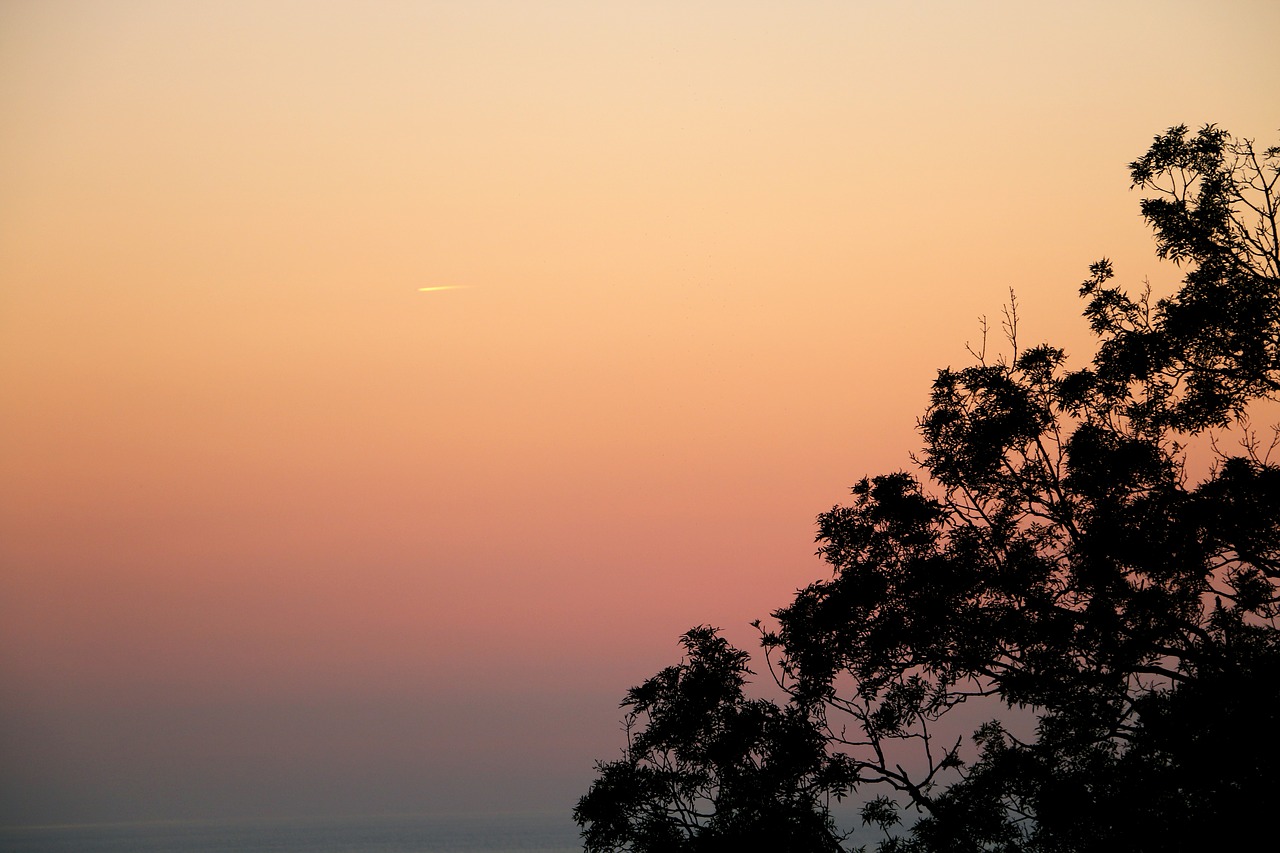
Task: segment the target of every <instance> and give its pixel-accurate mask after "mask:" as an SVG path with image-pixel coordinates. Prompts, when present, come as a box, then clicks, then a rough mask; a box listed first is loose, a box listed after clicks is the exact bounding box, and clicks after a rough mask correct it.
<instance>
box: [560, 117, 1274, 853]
mask: <svg viewBox="0 0 1280 853" xmlns="http://www.w3.org/2000/svg"><path fill="white" fill-rule="evenodd" d="M1130 172H1131V176H1132V178H1133V183H1134V186H1136V187H1138V188H1140V189H1141V190H1143V191H1145V192H1146V193H1148V194H1149V195H1148V197H1147V198H1145V199H1144V200H1143V201H1142V207H1141V210H1142V215H1143V217H1144V218H1145V219H1146V221H1147V222H1148V223H1149V224H1150V225H1151V227H1152V229H1153V231H1154V233H1155V238H1156V246H1157V254H1158V255H1159V256H1160V257H1162V258H1167V259H1170V260H1172V261H1174V262H1175V263H1177V264H1179V265H1180V266H1182V267H1183V268H1184V269H1185V270H1186V272H1185V275H1184V277H1183V280H1182V283H1181V286H1180V287H1179V289H1178V290H1177V292H1176V293H1174V294H1172V295H1171V296H1168V297H1165V298H1162V299H1157V300H1153V298H1152V295H1151V293H1150V291H1149V289H1148V290H1146V291H1144V292H1143V293H1141V294H1139V295H1137V296H1136V297H1135V296H1131V295H1129V294H1128V293H1126V291H1125V290H1123V289H1122V288H1120V287H1118V286H1116V285H1115V284H1113V282H1112V278H1113V271H1112V267H1111V265H1110V263H1109V262H1107V261H1105V260H1103V261H1099V262H1098V263H1096V264H1094V265H1093V266H1092V267H1091V269H1090V276H1089V278H1088V279H1087V280H1086V281H1085V283H1084V285H1083V286H1082V288H1081V295H1082V296H1083V297H1084V299H1085V302H1086V307H1085V310H1084V315H1085V317H1086V318H1087V319H1088V321H1089V323H1090V326H1091V328H1092V330H1093V332H1094V334H1095V335H1096V337H1097V339H1098V348H1097V354H1096V355H1095V357H1094V358H1093V361H1092V363H1091V364H1090V365H1089V366H1088V367H1085V368H1082V369H1078V370H1070V369H1068V367H1067V362H1066V356H1065V354H1064V352H1063V351H1062V350H1060V349H1057V348H1055V347H1051V346H1048V345H1038V346H1033V347H1030V348H1022V347H1021V346H1020V343H1019V340H1018V317H1017V305H1016V302H1013V301H1012V300H1011V301H1010V305H1009V306H1008V308H1007V309H1006V312H1005V321H1004V324H1003V325H1004V333H1005V338H1006V340H1007V342H1008V352H1007V354H1006V355H1004V356H1002V357H998V358H990V357H988V356H987V353H986V342H985V335H984V343H983V345H982V346H981V347H980V348H979V349H978V350H977V351H975V352H974V357H975V362H976V363H974V364H973V365H971V366H969V367H967V368H964V369H962V370H956V371H953V370H950V369H947V370H942V371H940V372H939V374H938V378H937V381H936V382H935V383H934V386H933V393H932V397H931V401H930V404H929V406H928V408H927V410H926V411H925V413H924V415H923V417H922V418H921V420H920V432H921V435H922V437H923V442H924V447H923V451H922V453H921V454H920V456H919V457H918V459H917V462H918V463H919V467H920V469H921V471H922V474H923V475H924V476H923V477H920V476H917V475H916V474H913V473H902V472H899V473H893V474H888V475H884V476H878V477H873V478H868V479H864V480H863V481H862V482H860V483H859V484H858V485H857V486H855V487H854V489H853V495H852V498H853V499H852V501H851V502H850V503H849V504H848V505H847V506H837V507H835V508H833V509H832V510H830V511H829V512H826V513H824V514H823V515H821V516H820V517H819V520H818V529H819V532H818V542H819V545H820V547H819V551H818V553H819V554H820V555H821V556H822V558H823V559H824V560H825V561H826V562H827V563H829V564H830V566H831V567H832V570H833V572H832V575H831V577H830V578H829V579H826V580H821V581H818V582H815V583H813V584H811V585H810V586H808V587H807V588H805V589H803V590H800V591H799V592H798V593H797V595H796V597H795V599H794V600H793V601H792V602H791V603H790V604H789V605H788V606H786V607H785V608H783V609H781V610H779V611H777V612H776V613H775V614H774V618H775V619H776V627H774V628H771V629H767V630H766V629H762V630H761V638H762V645H763V648H764V654H765V657H766V660H767V663H768V666H769V669H770V672H771V673H772V674H773V676H774V678H775V680H776V681H777V682H778V684H779V685H780V686H781V687H782V688H783V689H784V690H785V691H786V696H787V700H786V702H785V703H783V704H776V703H769V702H765V701H764V700H748V699H746V698H745V697H744V695H743V692H742V689H743V683H744V679H745V675H746V673H747V670H746V660H747V658H746V654H745V653H744V652H740V651H737V650H732V649H730V648H729V647H728V646H727V644H725V643H724V641H723V640H720V639H719V638H718V637H716V636H715V634H714V632H711V631H709V630H708V629H699V631H697V632H692V633H691V634H690V635H687V636H686V649H687V651H688V659H687V660H686V662H685V663H683V664H681V665H680V666H679V667H674V668H672V669H668V670H666V671H664V672H663V673H662V674H660V675H659V676H657V677H656V678H655V679H653V680H651V681H650V682H646V684H645V685H642V686H641V687H639V688H636V689H635V690H633V691H632V692H631V693H630V694H629V695H628V698H627V702H626V703H625V704H627V705H629V706H630V707H632V709H633V712H632V716H631V717H629V721H630V723H631V724H632V725H633V726H634V725H636V724H638V723H640V722H642V721H641V716H638V715H647V717H646V718H645V719H644V720H643V722H644V723H645V725H644V727H643V728H642V729H641V730H640V731H639V732H638V733H634V734H633V736H632V737H631V739H630V742H629V744H628V748H627V750H626V751H625V752H624V757H623V759H622V760H620V761H615V762H611V763H608V764H602V765H600V773H601V775H600V778H599V780H598V781H597V782H596V783H595V784H594V785H593V786H592V788H591V790H590V791H589V792H588V794H587V795H586V796H585V797H583V799H582V800H581V802H580V803H579V806H578V808H577V810H576V811H575V818H576V819H577V820H578V822H579V823H580V824H581V825H583V827H584V838H585V840H586V847H587V849H588V850H590V851H619V850H637V851H638V850H657V849H663V850H704V849H722V848H723V849H728V848H727V847H724V846H723V844H721V846H716V844H717V843H720V841H719V840H723V839H730V840H732V843H733V844H734V846H735V849H806V850H827V849H838V845H839V844H840V843H841V842H842V839H843V838H844V836H841V835H840V834H839V832H838V831H837V830H836V829H835V822H834V821H833V819H832V815H831V810H830V802H831V800H832V799H833V798H839V797H842V796H844V795H846V794H849V795H855V796H857V797H858V799H860V800H861V801H862V802H863V806H862V808H861V817H862V820H863V822H864V823H866V824H873V825H876V826H878V827H880V828H881V829H883V830H884V834H885V838H884V840H883V841H882V842H881V843H880V845H879V848H880V849H882V850H885V851H944V850H945V851H951V850H960V851H965V850H992V851H1006V850H1007V851H1012V850H1036V851H1040V850H1043V851H1072V850H1109V849H1126V850H1147V849H1150V850H1184V849H1185V850H1204V849H1218V848H1220V847H1222V846H1223V845H1224V843H1230V842H1231V840H1233V839H1234V840H1236V841H1243V840H1245V839H1247V838H1250V837H1252V833H1251V829H1252V827H1253V826H1254V825H1255V824H1256V819H1257V816H1260V815H1265V814H1266V812H1265V811H1264V809H1265V808H1266V807H1267V806H1269V804H1270V803H1271V802H1272V801H1273V800H1274V798H1275V795H1276V794H1277V793H1280V785H1278V784H1277V782H1276V776H1275V768H1276V767H1277V766H1280V743H1278V741H1277V734H1280V727H1278V726H1277V724H1278V723H1280V633H1278V632H1277V627H1278V626H1277V622H1276V619H1277V616H1278V615H1280V589H1277V587H1278V585H1280V467H1278V466H1277V464H1276V462H1273V461H1272V459H1271V458H1270V452H1271V451H1272V450H1274V449H1275V448H1276V447H1277V444H1278V442H1277V441H1275V440H1273V441H1271V442H1270V443H1269V444H1264V442H1262V441H1260V440H1259V438H1258V436H1257V434H1256V433H1255V432H1254V431H1253V429H1252V428H1251V426H1250V421H1249V415H1250V413H1251V410H1252V409H1253V408H1255V407H1257V406H1259V405H1262V404H1264V403H1266V402H1267V401H1275V400H1276V397H1277V392H1278V391H1280V255H1278V254H1277V218H1278V214H1280V210H1278V207H1280V197H1278V194H1277V186H1276V184H1277V177H1278V176H1280V148H1278V147H1272V148H1268V149H1265V150H1263V151H1257V150H1255V148H1254V146H1253V144H1252V143H1251V142H1250V141H1248V140H1242V139H1236V138H1234V137H1232V136H1231V135H1230V134H1228V133H1226V132H1225V131H1222V130H1220V129H1218V128H1216V127H1214V126H1207V127H1205V128H1203V129H1201V130H1200V131H1198V132H1196V133H1191V132H1189V131H1188V130H1187V128H1185V127H1175V128H1172V129H1170V130H1169V131H1168V132H1166V133H1164V134H1162V135H1160V136H1158V137H1156V138H1155V140H1154V142H1153V144H1152V145H1151V147H1150V149H1149V150H1148V151H1147V153H1146V154H1145V155H1144V156H1143V157H1141V158H1140V159H1138V160H1137V161H1135V162H1134V163H1132V164H1130ZM1216 429H1217V430H1230V429H1234V431H1235V435H1236V437H1237V438H1238V439H1239V446H1238V447H1237V448H1235V449H1233V450H1228V449H1224V447H1223V446H1222V444H1221V442H1220V441H1218V440H1216V439H1215V440H1214V444H1213V447H1214V455H1215V460H1216V461H1215V464H1214V465H1213V466H1212V469H1211V470H1209V471H1208V472H1207V473H1206V474H1205V475H1204V477H1203V479H1202V480H1200V481H1199V482H1195V483H1190V480H1191V472H1189V471H1188V469H1187V462H1186V452H1185V451H1186V447H1187V445H1188V442H1190V441H1191V440H1192V439H1193V438H1194V437H1195V436H1197V435H1201V434H1204V433H1207V432H1210V431H1212V430H1216ZM1277 436H1280V433H1277ZM1277 461H1280V460H1277ZM712 647H714V650H715V654H711V650H712ZM712 661H715V664H714V665H712ZM703 669H707V670H708V671H709V672H712V673H714V675H713V677H711V678H710V679H709V681H710V683H712V684H714V685H717V687H716V689H712V690H709V689H707V687H706V684H707V679H704V678H701V677H695V676H694V673H695V672H700V671H702V670H703ZM972 703H986V704H987V705H995V706H996V712H993V713H994V716H995V717H996V719H993V720H992V721H991V722H988V723H986V724H984V725H982V726H981V727H980V728H978V730H977V731H976V732H975V733H973V735H972V736H971V737H969V738H966V737H963V736H960V735H962V734H963V730H961V732H960V735H958V734H957V733H956V732H957V725H958V724H957V723H956V722H955V720H956V716H953V715H954V714H955V712H956V710H957V709H958V708H960V707H962V706H964V705H966V704H972ZM1000 707H1004V708H1007V709H1011V710H1006V711H1003V712H999V708H1000ZM747 718H750V719H752V720H757V721H758V722H756V723H753V724H752V726H753V727H750V728H749V729H747V730H746V731H748V732H749V734H744V733H743V730H741V729H740V726H741V725H742V724H741V723H740V722H739V721H740V720H743V719H747ZM1026 718H1030V721H1031V723H1033V725H1026V724H1025V723H1026ZM766 720H767V721H768V723H767V724H766V723H765V722H764V721H766ZM1002 721H1003V722H1002ZM1019 721H1021V722H1022V723H1023V724H1022V725H1021V726H1019V725H1016V723H1019ZM1024 729H1025V731H1023V730H1024ZM1018 732H1022V733H1021V734H1019V733H1018ZM799 745H803V746H802V747H801V746H799ZM691 747H697V748H691ZM781 755H788V756H792V757H794V758H795V760H794V761H789V762H780V761H776V760H774V758H775V757H776V756H781ZM690 785H693V786H694V788H697V786H698V785H703V786H709V787H703V788H697V790H698V791H699V794H698V795H697V796H696V797H692V795H691V794H690V790H692V789H691V788H690V787H689V786H690ZM691 797H692V798H691ZM695 801H696V803H697V805H696V806H690V805H689V804H690V803H692V802H695ZM688 814H694V815H695V816H696V817H695V819H692V820H690V819H688V818H687V815H688ZM904 818H907V820H905V821H904ZM908 823H909V824H910V825H908ZM659 825H661V827H662V832H665V833H667V834H666V835H665V836H664V837H663V838H664V840H663V841H662V842H661V843H658V842H655V841H653V840H651V839H656V838H657V836H656V835H649V834H646V833H650V832H651V831H653V830H654V828H655V827H657V826H659ZM800 828H803V830H804V832H805V833H808V834H803V835H802V834H800ZM769 833H773V835H770V834H769ZM752 837H754V838H775V837H777V838H785V839H794V840H795V841H794V843H791V845H790V846H787V844H773V843H770V844H766V845H765V846H764V847H761V846H759V845H758V844H753V843H748V842H745V841H742V839H746V838H752ZM801 839H803V840H801ZM1224 839H1225V842H1224Z"/></svg>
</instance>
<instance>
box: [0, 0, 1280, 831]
mask: <svg viewBox="0 0 1280 853" xmlns="http://www.w3.org/2000/svg"><path fill="white" fill-rule="evenodd" d="M1277 32H1280V7H1277V6H1276V5H1275V4H1274V3H1270V2H1223V3H1215V4H1208V3H1193V2H1169V3H1164V4H1149V3H1136V2H1109V3H1090V2H1085V3H1078V4H1071V5H1070V6H1069V7H1068V6H1060V7H1053V6H1050V5H1049V4H1028V3H1013V2H1009V3H989V2H974V3H965V4H955V3H944V2H940V0H939V2H919V3H901V4H888V3H872V2H855V0H850V1H849V2H813V3H799V4H773V3H763V2H734V3H729V2H706V3H692V4H690V3H644V4H638V3H637V4H628V3H586V2H582V3H573V2H560V0H552V1H551V2H545V3H522V2H507V3H501V2H470V3H465V4H464V3H452V2H422V3H410V2H379V3H372V4H370V3H350V2H305V3H304V2H284V1H283V0H282V1H281V2H272V3H269V4H260V3H247V2H237V1H236V0H233V2H224V3H216V4H210V3H200V2H118V3H97V2H60V1H59V0H54V2H41V3H34V2H18V1H16V0H15V1H14V2H5V3H0V116H3V118H2V119H0V124H2V126H3V132H2V133H0V389H3V395H4V403H3V405H0V685H2V688H3V689H0V824H2V825H7V826H18V825H31V824H78V823H96V822H116V821H140V820H181V819H208V820H221V819H224V818H231V817H237V818H239V817H270V818H279V817H294V816H305V815H346V814H397V813H432V814H436V815H450V814H457V813H466V814H476V813H481V814H483V813H488V812H494V813H496V812H512V811H537V812H542V813H550V814H559V815H567V814H568V810H569V809H570V808H571V806H572V804H573V802H574V800H575V799H576V797H577V796H578V795H580V794H581V793H583V792H584V791H585V789H586V786H587V785H588V783H589V782H590V779H591V778H592V762H593V760H595V759H601V758H610V757H612V756H614V755H616V754H617V751H618V750H619V749H620V748H621V746H622V743H623V738H622V733H621V731H620V726H619V722H618V721H619V718H620V712H619V711H618V709H617V702H618V700H619V699H621V697H622V695H623V693H624V692H625V690H626V689H627V687H629V686H630V685H632V684H636V683H638V682H639V681H641V680H643V679H644V678H645V677H647V676H649V675H651V674H652V673H653V672H655V671H656V670H657V669H659V668H660V667H662V666H665V665H667V664H669V663H672V662H674V660H675V659H676V656H677V654H678V650H677V647H676V643H675V640H676V637H677V636H678V635H679V634H680V633H681V632H682V631H684V630H686V629H687V628H689V627H691V626H693V625H696V624H701V623H710V624H715V625H720V626H722V627H724V628H725V629H726V634H727V636H729V637H730V639H732V640H733V641H734V642H736V643H738V644H741V645H743V646H749V645H751V643H752V637H753V632H752V630H751V629H750V627H748V624H749V622H750V621H751V620H752V619H755V618H757V617H764V616H767V614H768V613H769V611H771V610H773V609H774V608H776V607H779V606H781V605H783V604H784V603H786V601H787V600H788V598H789V595H790V593H791V592H792V591H793V590H794V589H795V588H796V587H798V586H802V585H804V584H805V583H807V582H808V581H809V580H810V579H811V578H813V577H815V576H816V575H817V573H819V572H821V571H822V568H821V566H820V565H819V563H818V562H817V561H816V560H815V559H814V558H813V556H812V551H813V545H812V542H811V540H812V534H813V524H812V520H813V517H814V516H815V515H816V514H817V513H819V512H821V511H823V510H824V509H827V508H828V507H830V506H831V505H832V504H833V503H835V502H837V501H840V500H842V499H843V497H844V495H845V494H846V489H847V487H848V486H849V485H851V484H852V483H854V482H855V481H856V480H857V479H858V478H860V477H861V476H863V475H864V474H873V473H878V472H883V471H887V470H893V469H896V468H899V467H903V466H906V465H909V464H910V463H909V458H908V454H909V452H910V451H911V450H913V449H915V447H916V445H917V442H916V439H915V435H914V423H915V417H916V415H917V414H918V413H919V411H920V410H921V408H922V407H923V405H924V402H925V400H926V397H927V393H928V388H929V384H930V382H931V380H932V377H933V373H934V371H935V370H936V369H937V368H938V367H942V366H945V365H948V364H952V365H958V364H960V363H962V362H965V361H966V360H967V359H968V358H969V356H968V354H967V353H966V351H965V344H966V342H974V341H976V339H977V337H978V334H979V332H978V322H977V318H978V316H979V315H982V314H987V315H989V316H991V317H992V318H996V317H998V315H999V309H1000V306H1001V304H1002V303H1003V302H1004V301H1005V300H1006V299H1007V298H1008V291H1009V288H1010V287H1013V288H1015V289H1016V291H1017V295H1018V300H1019V303H1020V308H1021V312H1022V318H1023V323H1022V327H1021V333H1022V334H1023V335H1024V336H1025V337H1024V340H1026V341H1028V342H1030V341H1033V340H1034V341H1038V340H1050V341H1053V342H1055V343H1057V344H1059V345H1063V346H1065V347H1067V348H1068V350H1072V351H1075V352H1078V353H1079V354H1080V355H1083V354H1084V351H1083V348H1084V347H1085V346H1086V344H1087V340H1088V335H1087V330H1086V328H1085V325H1084V322H1083V321H1082V320H1081V319H1080V317H1079V308H1080V306H1079V303H1078V299H1077V297H1076V287H1077V285H1078V283H1079V282H1080V281H1081V280H1082V279H1083V278H1084V277H1085V275H1086V273H1087V268H1088V265H1089V263H1090V262H1092V261H1094V260H1097V259H1098V258H1100V257H1104V256H1105V257H1109V258H1111V259H1112V260H1113V262H1114V264H1115V267H1116V270H1117V273H1118V276H1119V278H1120V279H1121V280H1122V281H1126V282H1128V283H1131V284H1134V285H1140V284H1141V282H1142V280H1143V278H1144V277H1146V278H1149V279H1150V281H1151V283H1152V285H1153V287H1154V288H1155V289H1156V292H1157V293H1159V292H1160V289H1161V288H1162V287H1166V286H1168V285H1169V284H1170V283H1172V282H1174V281H1176V280H1177V277H1178V275H1177V272H1176V270H1174V269H1173V268H1172V267H1169V266H1167V265H1162V264H1159V263H1157V262H1156V261H1155V260H1154V257H1153V253H1152V251H1151V242H1150V239H1149V236H1148V234H1147V232H1146V230H1145V227H1144V226H1143V224H1142V223H1141V221H1140V220H1139V217H1138V213H1137V197H1136V196H1135V195H1134V194H1133V193H1130V192H1128V190H1127V186H1128V183H1127V175H1126V170H1125V164H1126V163H1127V162H1128V161H1129V160H1131V159H1133V158H1134V157H1136V156H1138V155H1139V154H1140V153H1141V152H1142V151H1143V150H1145V149H1146V146H1147V144H1148V143H1149V141H1150V139H1151V137H1152V136H1154V135H1155V134H1157V133H1159V132H1160V131H1162V130H1163V129H1165V128H1167V127H1168V126H1170V125H1173V124H1178V123H1187V124H1190V125H1192V126H1196V125H1200V124H1203V123H1205V122H1217V123H1219V124H1220V125H1221V126H1223V127H1225V128H1227V129H1229V130H1231V131H1232V132H1233V133H1235V134H1238V135H1242V136H1246V137H1256V138H1258V139H1259V140H1260V141H1262V142H1264V143H1265V144H1274V142H1275V141H1277V138H1278V137H1280V113H1277V111H1276V105H1275V91H1274V89H1275V86H1274V81H1276V80H1277V79H1280V52H1278V51H1277V50H1276V49H1275V34H1276V33H1277ZM437 288H447V289H437Z"/></svg>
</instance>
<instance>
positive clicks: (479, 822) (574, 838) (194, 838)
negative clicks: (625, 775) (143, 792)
mask: <svg viewBox="0 0 1280 853" xmlns="http://www.w3.org/2000/svg"><path fill="white" fill-rule="evenodd" d="M581 850H582V844H581V842H580V841H579V838H578V828H577V826H575V825H574V823H573V821H572V820H571V819H570V817H569V816H568V815H567V814H564V815H559V814H552V815H548V814H523V815H498V816H483V817H479V816H468V817H366V818H297V819H289V820H234V821H172V822H170V821H165V822H159V823H112V824H92V825H78V826H32V827H0V853H533V852H534V851H536V853H570V851H575V853H576V851H581Z"/></svg>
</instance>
